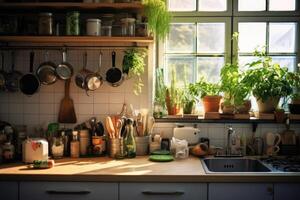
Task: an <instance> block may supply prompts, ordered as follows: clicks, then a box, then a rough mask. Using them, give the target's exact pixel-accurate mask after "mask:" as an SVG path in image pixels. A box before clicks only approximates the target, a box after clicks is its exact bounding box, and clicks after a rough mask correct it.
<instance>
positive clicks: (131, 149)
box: [124, 118, 136, 158]
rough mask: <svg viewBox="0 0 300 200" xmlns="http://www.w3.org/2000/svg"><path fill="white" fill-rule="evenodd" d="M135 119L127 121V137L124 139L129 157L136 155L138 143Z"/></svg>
mask: <svg viewBox="0 0 300 200" xmlns="http://www.w3.org/2000/svg"><path fill="white" fill-rule="evenodd" d="M133 130H134V129H133V119H130V118H129V119H127V121H126V137H125V140H124V144H125V149H126V155H127V157H128V158H134V157H136V143H135V140H134V135H133Z"/></svg>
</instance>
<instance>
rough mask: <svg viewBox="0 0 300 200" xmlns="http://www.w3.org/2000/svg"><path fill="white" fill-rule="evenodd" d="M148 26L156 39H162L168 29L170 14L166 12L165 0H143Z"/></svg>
mask: <svg viewBox="0 0 300 200" xmlns="http://www.w3.org/2000/svg"><path fill="white" fill-rule="evenodd" d="M142 4H143V5H144V11H145V16H146V17H147V19H148V28H149V30H150V32H153V33H154V34H155V35H156V36H157V38H158V39H162V40H164V39H165V38H166V36H167V35H168V33H169V30H170V21H171V15H170V13H169V12H168V9H167V5H166V0H143V1H142Z"/></svg>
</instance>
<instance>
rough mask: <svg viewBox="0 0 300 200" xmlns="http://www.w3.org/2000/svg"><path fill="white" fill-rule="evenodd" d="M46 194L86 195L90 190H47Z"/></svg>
mask: <svg viewBox="0 0 300 200" xmlns="http://www.w3.org/2000/svg"><path fill="white" fill-rule="evenodd" d="M46 193H48V194H59V195H61V194H65V195H87V194H90V193H91V191H88V190H82V191H64V190H47V191H46Z"/></svg>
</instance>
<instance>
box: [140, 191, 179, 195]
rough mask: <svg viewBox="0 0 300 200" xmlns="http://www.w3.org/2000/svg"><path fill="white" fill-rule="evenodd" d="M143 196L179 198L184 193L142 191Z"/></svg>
mask: <svg viewBox="0 0 300 200" xmlns="http://www.w3.org/2000/svg"><path fill="white" fill-rule="evenodd" d="M142 193H143V194H144V195H175V196H181V195H184V192H182V191H173V192H172V191H170V192H156V191H143V192H142Z"/></svg>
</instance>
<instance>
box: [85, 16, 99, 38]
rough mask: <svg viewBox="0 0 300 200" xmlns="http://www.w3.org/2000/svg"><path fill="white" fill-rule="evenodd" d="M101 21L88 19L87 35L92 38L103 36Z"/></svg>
mask: <svg viewBox="0 0 300 200" xmlns="http://www.w3.org/2000/svg"><path fill="white" fill-rule="evenodd" d="M100 30H101V20H100V19H87V20H86V34H87V35H91V36H98V35H101V32H100Z"/></svg>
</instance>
